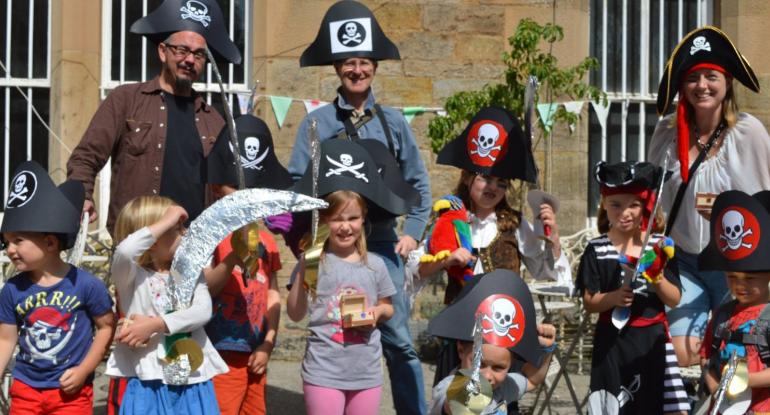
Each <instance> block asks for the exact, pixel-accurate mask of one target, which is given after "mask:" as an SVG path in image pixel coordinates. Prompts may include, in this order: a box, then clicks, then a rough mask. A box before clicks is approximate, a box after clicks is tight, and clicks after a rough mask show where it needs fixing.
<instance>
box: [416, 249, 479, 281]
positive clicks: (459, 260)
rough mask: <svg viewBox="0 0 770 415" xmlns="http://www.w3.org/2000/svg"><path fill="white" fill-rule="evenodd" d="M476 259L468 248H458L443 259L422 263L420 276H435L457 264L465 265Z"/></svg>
mask: <svg viewBox="0 0 770 415" xmlns="http://www.w3.org/2000/svg"><path fill="white" fill-rule="evenodd" d="M475 259H476V257H474V256H473V254H471V253H470V252H469V251H468V250H467V249H465V248H457V249H455V250H454V251H453V252H452V253H451V254H450V255H449V256H448V257H446V258H444V259H442V260H441V261H436V262H422V263H420V278H426V277H430V276H433V275H434V274H435V273H437V272H439V271H441V270H444V269H447V268H449V267H453V266H455V265H465V264H467V263H468V261H472V260H475Z"/></svg>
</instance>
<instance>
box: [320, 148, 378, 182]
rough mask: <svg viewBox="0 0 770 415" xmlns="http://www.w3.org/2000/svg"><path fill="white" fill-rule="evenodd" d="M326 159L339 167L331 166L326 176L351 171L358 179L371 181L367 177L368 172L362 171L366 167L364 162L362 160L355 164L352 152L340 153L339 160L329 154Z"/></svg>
mask: <svg viewBox="0 0 770 415" xmlns="http://www.w3.org/2000/svg"><path fill="white" fill-rule="evenodd" d="M326 161H328V162H329V163H330V164H331V165H332V166H336V167H337V168H334V167H330V168H329V169H328V170H327V171H326V177H330V176H342V173H350V174H352V175H353V177H355V178H356V179H359V180H363V181H364V182H366V183H369V179H368V178H367V177H366V173H364V172H361V171H360V170H361V169H362V168H363V167H364V162H363V161H362V162H360V163H358V164H355V165H354V164H353V156H351V155H350V154H345V153H342V154H340V156H339V161H337V160H335V159H333V158H331V157H329V155H327V156H326Z"/></svg>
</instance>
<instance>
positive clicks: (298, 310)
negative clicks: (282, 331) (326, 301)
mask: <svg viewBox="0 0 770 415" xmlns="http://www.w3.org/2000/svg"><path fill="white" fill-rule="evenodd" d="M286 314H288V315H289V318H290V319H291V320H292V321H300V320H302V319H303V318H305V315H307V289H305V257H304V256H303V257H300V260H299V264H297V274H296V277H295V279H294V283H293V284H292V286H291V291H289V298H287V299H286Z"/></svg>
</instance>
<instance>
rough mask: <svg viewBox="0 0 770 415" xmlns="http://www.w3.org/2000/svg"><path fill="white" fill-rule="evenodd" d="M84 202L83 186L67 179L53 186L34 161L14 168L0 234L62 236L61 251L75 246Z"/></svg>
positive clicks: (43, 170) (41, 168) (46, 173)
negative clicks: (31, 233)
mask: <svg viewBox="0 0 770 415" xmlns="http://www.w3.org/2000/svg"><path fill="white" fill-rule="evenodd" d="M84 201H85V189H84V188H83V184H82V183H80V182H78V181H74V180H68V181H66V182H64V183H62V184H61V185H59V187H56V185H55V184H54V182H53V180H51V178H50V177H49V176H48V172H46V171H45V169H43V167H42V166H40V165H39V164H37V162H35V161H31V160H30V161H25V162H23V163H21V164H20V165H19V167H17V168H16V172H15V173H14V176H13V179H12V180H11V187H10V188H9V189H8V201H7V202H6V204H5V215H4V216H3V224H2V227H0V232H3V233H5V232H41V233H55V234H59V235H62V236H63V239H62V246H61V248H62V249H69V248H71V247H72V245H74V243H75V237H76V236H77V233H78V230H79V229H80V215H81V213H82V211H83V202H84Z"/></svg>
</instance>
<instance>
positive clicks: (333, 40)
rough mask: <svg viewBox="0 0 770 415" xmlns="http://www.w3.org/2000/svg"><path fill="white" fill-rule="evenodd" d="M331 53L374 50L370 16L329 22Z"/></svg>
mask: <svg viewBox="0 0 770 415" xmlns="http://www.w3.org/2000/svg"><path fill="white" fill-rule="evenodd" d="M328 24H329V46H330V47H331V53H332V54H336V53H346V52H351V51H371V50H372V40H373V39H372V35H371V34H372V30H371V29H372V21H371V19H370V18H368V17H361V18H356V19H345V20H337V21H333V22H329V23H328Z"/></svg>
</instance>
